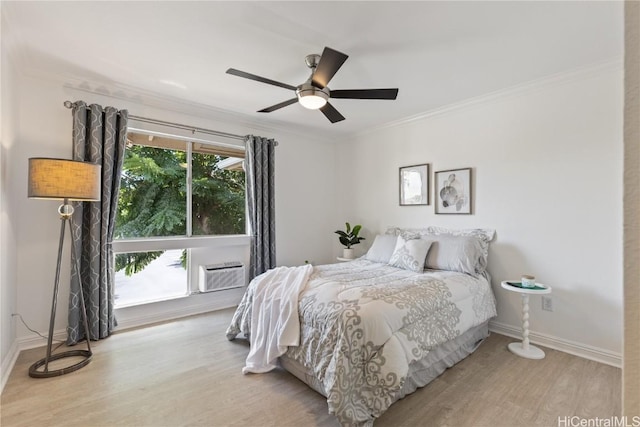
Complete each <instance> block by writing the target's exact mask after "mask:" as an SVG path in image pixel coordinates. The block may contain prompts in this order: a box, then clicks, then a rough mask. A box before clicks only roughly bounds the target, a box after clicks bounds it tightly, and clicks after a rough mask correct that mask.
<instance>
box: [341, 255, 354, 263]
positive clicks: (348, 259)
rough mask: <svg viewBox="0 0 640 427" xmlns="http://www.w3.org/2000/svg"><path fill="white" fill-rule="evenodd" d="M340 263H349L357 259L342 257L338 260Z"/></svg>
mask: <svg viewBox="0 0 640 427" xmlns="http://www.w3.org/2000/svg"><path fill="white" fill-rule="evenodd" d="M336 259H337V260H338V261H340V262H349V261H353V260H354V259H355V258H343V257H341V256H339V257H337V258H336Z"/></svg>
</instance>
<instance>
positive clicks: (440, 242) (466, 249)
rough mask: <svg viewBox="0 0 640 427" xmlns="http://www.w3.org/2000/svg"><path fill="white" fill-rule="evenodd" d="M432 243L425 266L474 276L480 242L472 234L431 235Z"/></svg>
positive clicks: (479, 254)
mask: <svg viewBox="0 0 640 427" xmlns="http://www.w3.org/2000/svg"><path fill="white" fill-rule="evenodd" d="M430 238H432V239H433V240H434V241H433V244H432V245H431V249H430V250H429V255H427V260H426V262H425V266H426V267H427V268H431V269H434V270H448V271H459V272H461V273H467V274H471V275H472V276H475V275H476V274H477V273H482V271H484V269H482V271H477V269H478V268H479V264H480V259H482V248H481V247H480V242H479V240H478V239H476V238H475V237H473V236H452V235H450V234H449V235H447V234H441V235H439V236H435V235H432V236H430Z"/></svg>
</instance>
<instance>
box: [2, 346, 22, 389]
mask: <svg viewBox="0 0 640 427" xmlns="http://www.w3.org/2000/svg"><path fill="white" fill-rule="evenodd" d="M19 355H20V351H19V350H18V340H14V341H13V344H11V347H10V348H9V352H8V353H7V357H5V358H4V360H2V366H1V367H0V372H2V378H0V381H1V383H0V394H1V393H2V391H3V390H4V386H5V384H7V381H8V380H9V375H11V371H13V367H14V366H15V365H16V360H18V356H19Z"/></svg>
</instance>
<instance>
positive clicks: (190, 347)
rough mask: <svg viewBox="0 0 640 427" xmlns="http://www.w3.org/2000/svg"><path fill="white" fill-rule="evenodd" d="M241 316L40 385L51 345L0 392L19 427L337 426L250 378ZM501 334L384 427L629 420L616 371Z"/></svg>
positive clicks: (184, 324) (155, 340)
mask: <svg viewBox="0 0 640 427" xmlns="http://www.w3.org/2000/svg"><path fill="white" fill-rule="evenodd" d="M232 314H233V310H223V311H219V312H216V313H210V314H206V315H201V316H195V317H190V318H186V319H182V320H178V321H174V322H170V323H165V324H160V325H155V326H152V327H148V328H143V329H138V330H131V331H126V332H121V333H117V334H115V335H114V336H112V337H111V338H109V339H107V340H103V341H100V342H97V343H94V345H93V350H94V358H93V360H92V362H91V363H90V364H89V365H87V366H86V367H84V368H82V369H81V370H79V371H77V372H74V373H71V374H68V375H64V376H61V377H56V378H47V379H32V378H30V377H29V376H28V375H27V370H28V367H29V365H30V364H31V363H33V362H34V361H35V360H37V359H39V358H41V357H43V356H44V349H42V348H41V349H35V350H29V351H25V352H23V353H22V354H21V355H20V357H19V359H18V362H17V364H16V366H15V368H14V370H13V372H12V374H11V377H10V378H9V381H8V383H7V385H6V387H5V390H4V392H3V394H2V399H1V407H0V410H1V412H2V414H1V418H0V424H1V425H2V426H3V427H10V426H323V427H337V426H339V424H338V422H337V421H336V419H335V418H334V417H333V416H331V415H329V414H328V413H327V405H326V401H325V399H324V398H323V397H322V396H321V395H319V394H317V393H316V392H314V391H313V390H311V389H310V388H309V387H307V386H306V385H305V384H303V383H302V382H300V381H298V380H297V379H296V378H295V377H293V376H292V375H290V374H289V373H287V372H286V371H282V370H277V371H274V372H271V373H268V374H263V375H242V373H241V369H242V367H243V364H244V359H245V357H246V355H247V353H248V345H247V344H246V342H245V341H244V340H236V341H233V342H229V341H227V340H226V338H225V336H224V331H225V329H226V327H227V325H228V323H229V321H230V319H231V315H232ZM510 341H512V339H511V338H508V337H504V336H501V335H497V334H492V335H491V337H489V339H488V340H487V341H486V342H485V343H483V344H482V345H481V346H480V348H479V349H478V350H477V351H476V352H475V353H474V354H472V355H471V356H469V357H468V358H467V359H465V360H463V361H462V362H460V363H459V364H457V365H456V366H454V367H453V368H451V369H449V370H447V371H446V372H445V373H444V374H443V375H441V376H440V377H439V378H437V379H436V380H435V381H433V382H432V383H431V384H429V385H427V386H426V387H424V388H422V389H420V390H418V391H416V392H415V393H414V394H412V395H410V396H407V397H406V398H405V399H402V400H400V401H398V402H396V403H395V404H393V405H392V406H391V408H390V409H389V410H388V411H387V412H386V413H385V414H384V415H383V416H382V417H381V418H380V419H378V420H377V421H376V423H375V425H376V427H384V426H492V427H493V426H557V425H558V417H565V416H574V415H577V416H580V417H584V418H592V417H596V416H597V417H600V418H605V417H606V418H609V417H612V416H615V415H620V411H621V405H620V399H621V391H620V390H621V372H620V370H619V369H616V368H613V367H610V366H606V365H602V364H599V363H596V362H592V361H588V360H585V359H581V358H578V357H575V356H571V355H568V354H566V353H562V352H558V351H554V350H548V349H545V351H546V353H547V357H546V358H545V359H543V360H538V361H534V360H527V359H522V358H520V357H517V356H515V355H513V354H511V353H510V352H509V351H508V350H507V348H506V346H507V344H508V343H509V342H510Z"/></svg>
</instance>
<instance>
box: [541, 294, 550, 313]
mask: <svg viewBox="0 0 640 427" xmlns="http://www.w3.org/2000/svg"><path fill="white" fill-rule="evenodd" d="M542 309H543V310H544V311H553V300H552V299H551V297H549V296H544V295H543V296H542Z"/></svg>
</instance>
